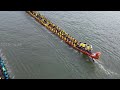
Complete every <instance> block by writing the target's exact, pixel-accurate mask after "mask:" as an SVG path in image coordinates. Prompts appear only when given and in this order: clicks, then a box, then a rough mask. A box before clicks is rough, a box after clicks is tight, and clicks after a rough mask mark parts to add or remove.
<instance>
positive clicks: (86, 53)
mask: <svg viewBox="0 0 120 90" xmlns="http://www.w3.org/2000/svg"><path fill="white" fill-rule="evenodd" d="M26 12H27V13H28V14H29V15H31V16H32V17H33V18H34V19H35V20H36V21H38V22H39V23H40V24H42V25H43V26H45V27H46V28H47V29H48V30H49V31H51V32H52V33H54V34H56V35H57V36H58V37H59V38H60V39H62V40H63V41H64V42H65V43H67V44H68V45H70V46H71V47H73V48H74V49H76V50H77V51H79V52H82V53H83V54H85V55H87V56H88V57H90V58H92V59H94V60H98V59H99V58H100V55H101V52H95V53H93V52H92V53H89V52H87V51H86V50H83V49H80V48H78V47H76V46H74V45H72V44H71V43H69V42H68V41H66V40H64V39H63V38H62V37H60V36H59V35H58V34H57V33H55V32H53V31H52V28H50V27H49V26H48V24H46V23H44V22H43V19H41V20H40V19H39V18H38V17H37V14H38V13H37V12H35V11H32V12H34V14H33V13H31V11H26ZM44 18H45V17H44ZM45 19H46V18H45ZM46 20H47V19H46ZM49 22H50V21H49ZM47 23H48V22H47ZM50 23H52V22H50Z"/></svg>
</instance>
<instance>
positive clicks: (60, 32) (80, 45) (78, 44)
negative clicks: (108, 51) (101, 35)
mask: <svg viewBox="0 0 120 90" xmlns="http://www.w3.org/2000/svg"><path fill="white" fill-rule="evenodd" d="M31 13H33V14H34V15H35V16H36V17H37V18H39V19H40V20H41V19H42V20H43V21H44V23H46V24H48V25H47V27H48V28H49V29H50V30H51V31H52V32H53V33H55V34H57V35H58V36H59V37H60V38H61V39H63V40H64V41H66V42H68V43H69V44H71V45H72V46H73V47H77V48H79V49H82V50H85V51H87V52H89V53H91V51H92V45H87V44H86V43H82V42H78V41H77V40H76V39H74V38H73V37H71V36H70V35H69V34H67V33H66V32H64V31H63V30H61V29H60V28H59V27H58V26H56V25H54V24H53V23H51V22H50V21H48V20H47V19H46V18H45V17H44V16H42V15H40V14H39V13H36V12H34V11H33V12H32V11H31Z"/></svg>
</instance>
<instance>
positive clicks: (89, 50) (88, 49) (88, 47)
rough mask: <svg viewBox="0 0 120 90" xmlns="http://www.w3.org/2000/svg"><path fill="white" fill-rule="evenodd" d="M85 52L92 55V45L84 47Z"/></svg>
mask: <svg viewBox="0 0 120 90" xmlns="http://www.w3.org/2000/svg"><path fill="white" fill-rule="evenodd" d="M85 50H86V51H87V52H88V53H90V54H91V53H92V52H91V51H92V45H87V46H86V48H85Z"/></svg>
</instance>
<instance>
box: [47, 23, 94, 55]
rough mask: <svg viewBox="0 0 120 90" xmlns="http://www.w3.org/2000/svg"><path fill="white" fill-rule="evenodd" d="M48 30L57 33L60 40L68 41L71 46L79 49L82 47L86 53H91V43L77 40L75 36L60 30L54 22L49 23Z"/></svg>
mask: <svg viewBox="0 0 120 90" xmlns="http://www.w3.org/2000/svg"><path fill="white" fill-rule="evenodd" d="M49 26H50V30H51V31H52V32H53V33H55V34H57V35H58V36H59V37H60V38H61V39H62V40H64V41H66V42H68V43H69V44H70V45H72V46H73V47H77V48H79V49H82V50H84V51H87V52H88V53H91V51H92V45H88V44H86V43H82V42H78V41H77V40H76V39H75V38H73V37H71V36H70V35H69V34H67V33H66V32H65V31H63V30H61V29H60V28H59V27H58V26H55V25H54V24H52V25H51V24H49Z"/></svg>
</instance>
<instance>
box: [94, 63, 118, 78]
mask: <svg viewBox="0 0 120 90" xmlns="http://www.w3.org/2000/svg"><path fill="white" fill-rule="evenodd" d="M95 63H96V65H97V66H98V67H99V68H100V69H101V70H102V71H103V72H104V73H105V74H106V75H109V76H113V75H117V76H119V74H118V73H116V72H112V71H111V70H109V69H106V68H105V67H104V66H103V63H102V62H100V61H95Z"/></svg>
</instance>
